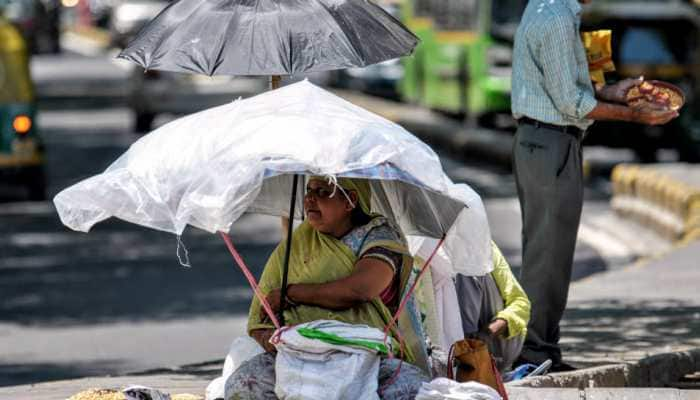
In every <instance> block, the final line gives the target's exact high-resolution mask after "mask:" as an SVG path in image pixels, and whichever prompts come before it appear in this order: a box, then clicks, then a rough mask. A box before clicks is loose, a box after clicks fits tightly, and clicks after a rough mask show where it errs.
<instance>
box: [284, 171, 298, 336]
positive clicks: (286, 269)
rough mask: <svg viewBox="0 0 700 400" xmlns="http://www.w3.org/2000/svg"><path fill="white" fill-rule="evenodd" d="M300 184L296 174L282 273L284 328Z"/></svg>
mask: <svg viewBox="0 0 700 400" xmlns="http://www.w3.org/2000/svg"><path fill="white" fill-rule="evenodd" d="M298 183H299V174H294V181H293V182H292V201H291V202H290V204H289V220H288V223H287V247H286V248H285V251H284V269H283V271H282V288H281V290H280V311H279V321H280V324H281V326H284V307H285V305H286V302H287V301H286V300H287V275H289V256H290V254H291V252H292V227H293V225H294V222H293V221H294V206H296V202H297V184H298Z"/></svg>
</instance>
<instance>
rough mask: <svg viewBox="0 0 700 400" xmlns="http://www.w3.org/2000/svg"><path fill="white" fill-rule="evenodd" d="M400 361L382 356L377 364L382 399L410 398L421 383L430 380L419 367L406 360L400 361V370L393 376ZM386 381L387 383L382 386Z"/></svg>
mask: <svg viewBox="0 0 700 400" xmlns="http://www.w3.org/2000/svg"><path fill="white" fill-rule="evenodd" d="M400 362H401V361H400V360H398V359H396V358H392V359H388V358H382V361H381V363H380V364H379V393H380V398H381V399H382V400H412V399H414V398H415V397H416V395H417V394H418V391H419V390H420V387H421V384H422V383H423V382H428V381H430V379H429V378H428V376H427V375H425V374H424V373H423V371H421V369H420V368H418V367H416V366H415V365H413V364H410V363H407V362H403V363H401V370H400V371H399V373H398V375H396V376H395V374H396V370H397V369H398V368H399V363H400ZM392 379H393V380H392ZM389 382H390V383H389ZM387 383H389V385H388V386H386V387H384V385H386V384H387Z"/></svg>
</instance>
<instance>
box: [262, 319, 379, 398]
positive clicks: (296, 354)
mask: <svg viewBox="0 0 700 400" xmlns="http://www.w3.org/2000/svg"><path fill="white" fill-rule="evenodd" d="M300 327H310V328H315V329H320V330H324V331H326V332H329V333H333V334H336V335H338V336H341V337H345V338H353V339H363V340H368V341H374V342H377V343H382V341H383V339H384V333H383V332H382V331H380V330H379V329H376V328H370V327H368V326H366V325H351V324H346V323H342V322H338V321H313V322H309V323H306V324H300V325H297V326H295V327H294V328H291V329H288V330H285V331H284V332H283V333H282V335H281V342H280V343H279V344H278V345H277V358H276V362H275V371H276V382H275V394H276V395H277V397H278V398H279V399H280V400H356V399H363V400H379V396H378V394H377V389H378V385H379V384H378V379H379V362H380V357H379V355H378V354H377V353H376V352H374V351H370V350H368V349H365V348H360V347H354V346H343V345H334V344H329V343H326V342H323V341H320V340H316V339H308V338H305V337H303V336H301V335H300V334H299V333H298V332H297V329H298V328H300Z"/></svg>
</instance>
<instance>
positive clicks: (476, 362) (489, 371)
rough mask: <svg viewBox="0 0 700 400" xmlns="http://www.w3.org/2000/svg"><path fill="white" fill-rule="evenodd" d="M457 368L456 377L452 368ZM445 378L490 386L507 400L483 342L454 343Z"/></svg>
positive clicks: (496, 370) (497, 373) (492, 361)
mask: <svg viewBox="0 0 700 400" xmlns="http://www.w3.org/2000/svg"><path fill="white" fill-rule="evenodd" d="M455 365H456V367H457V376H455V375H454V372H453V368H454V366H455ZM447 377H448V378H450V379H454V380H456V381H457V382H467V381H476V382H479V383H482V384H484V385H487V386H491V387H492V388H494V389H495V390H496V391H498V393H499V394H500V395H501V397H503V400H508V394H507V393H506V389H505V386H503V380H502V379H501V374H500V373H499V372H498V368H496V361H495V360H494V359H493V357H492V356H491V353H489V349H488V347H487V346H486V343H485V342H484V341H483V340H479V339H463V340H460V341H457V342H455V343H454V344H453V345H452V347H450V354H449V356H448V359H447Z"/></svg>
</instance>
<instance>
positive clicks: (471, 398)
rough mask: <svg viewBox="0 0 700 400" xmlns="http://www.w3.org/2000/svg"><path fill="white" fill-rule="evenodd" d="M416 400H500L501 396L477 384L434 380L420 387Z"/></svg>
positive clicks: (487, 387)
mask: <svg viewBox="0 0 700 400" xmlns="http://www.w3.org/2000/svg"><path fill="white" fill-rule="evenodd" d="M416 400H501V395H499V394H498V392H497V391H495V390H493V388H491V387H489V386H486V385H482V384H481V383H478V382H462V383H459V382H455V381H453V380H450V379H447V378H436V379H433V380H432V381H430V382H426V383H424V384H423V385H422V386H421V388H420V390H419V391H418V394H417V395H416Z"/></svg>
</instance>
